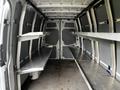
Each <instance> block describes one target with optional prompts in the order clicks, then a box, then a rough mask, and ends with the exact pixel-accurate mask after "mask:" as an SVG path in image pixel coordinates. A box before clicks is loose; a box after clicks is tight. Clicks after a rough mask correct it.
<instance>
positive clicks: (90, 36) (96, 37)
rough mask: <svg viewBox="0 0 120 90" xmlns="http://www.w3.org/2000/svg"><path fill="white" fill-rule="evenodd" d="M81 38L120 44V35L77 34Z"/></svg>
mask: <svg viewBox="0 0 120 90" xmlns="http://www.w3.org/2000/svg"><path fill="white" fill-rule="evenodd" d="M75 34H76V35H78V36H79V37H83V38H87V39H93V40H97V41H99V40H108V41H117V42H120V33H91V32H80V33H75Z"/></svg>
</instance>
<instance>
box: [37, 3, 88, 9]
mask: <svg viewBox="0 0 120 90" xmlns="http://www.w3.org/2000/svg"><path fill="white" fill-rule="evenodd" d="M87 6H88V5H64V4H48V5H37V7H38V8H86V7H87Z"/></svg>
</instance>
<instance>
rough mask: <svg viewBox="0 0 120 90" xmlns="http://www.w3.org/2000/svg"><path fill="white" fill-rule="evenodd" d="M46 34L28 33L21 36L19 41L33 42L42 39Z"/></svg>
mask: <svg viewBox="0 0 120 90" xmlns="http://www.w3.org/2000/svg"><path fill="white" fill-rule="evenodd" d="M43 36H44V34H43V32H30V33H26V34H23V35H19V36H18V37H19V39H18V40H19V41H28V40H32V39H38V38H40V37H43Z"/></svg>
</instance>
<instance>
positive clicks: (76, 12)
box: [43, 10, 80, 13]
mask: <svg viewBox="0 0 120 90" xmlns="http://www.w3.org/2000/svg"><path fill="white" fill-rule="evenodd" d="M43 13H80V11H67V10H66V11H65V10H64V11H43Z"/></svg>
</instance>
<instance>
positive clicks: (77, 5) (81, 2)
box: [31, 0, 93, 18]
mask: <svg viewBox="0 0 120 90" xmlns="http://www.w3.org/2000/svg"><path fill="white" fill-rule="evenodd" d="M31 1H32V2H33V3H35V4H36V6H37V7H38V8H39V9H41V11H42V12H43V13H44V14H45V15H46V16H47V17H49V18H74V17H75V16H77V15H78V13H80V12H81V11H82V10H83V9H84V8H86V7H87V6H88V5H89V4H90V2H92V1H93V0H31Z"/></svg>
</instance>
